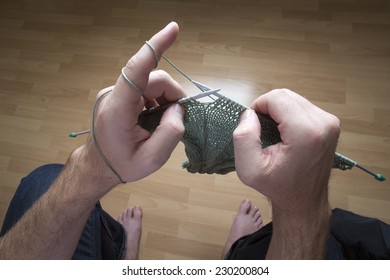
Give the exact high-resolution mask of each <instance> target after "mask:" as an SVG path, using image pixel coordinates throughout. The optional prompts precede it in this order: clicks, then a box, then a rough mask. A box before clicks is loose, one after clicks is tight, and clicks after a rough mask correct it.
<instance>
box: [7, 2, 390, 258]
mask: <svg viewBox="0 0 390 280" xmlns="http://www.w3.org/2000/svg"><path fill="white" fill-rule="evenodd" d="M172 20H175V21H177V22H178V23H179V24H180V28H181V31H180V35H179V38H178V40H177V42H176V43H175V44H174V46H173V47H172V48H171V49H170V50H169V51H168V52H167V54H166V55H167V56H168V57H169V58H170V59H172V60H173V61H174V62H175V63H176V64H177V65H178V66H179V67H180V68H182V69H183V70H185V71H186V72H187V73H188V74H189V75H190V76H191V77H193V78H194V79H195V80H198V81H201V82H203V83H206V84H208V85H210V86H213V87H219V88H222V90H223V92H224V94H226V95H227V96H229V97H230V98H232V99H234V100H237V101H239V102H242V103H244V104H247V105H248V104H250V102H251V101H253V100H254V99H255V98H256V97H257V96H259V95H261V94H263V93H265V92H267V91H269V90H271V89H273V88H282V87H287V88H290V89H291V90H294V91H296V92H298V93H300V94H302V95H303V96H305V97H307V98H308V99H310V100H311V101H312V102H313V103H315V104H316V105H318V106H320V107H321V108H324V109H325V110H327V111H329V112H331V113H333V114H335V115H337V116H338V117H339V118H340V119H341V121H342V133H341V136H340V141H339V145H338V151H339V152H341V153H344V154H345V155H347V156H349V157H351V158H353V159H355V160H357V161H359V162H360V163H361V164H363V165H365V166H367V167H369V168H371V169H372V170H375V171H376V172H380V173H382V174H384V175H387V176H389V175H390V123H389V122H390V121H389V120H390V94H389V90H390V82H389V81H390V32H389V31H390V1H388V0H378V1H369V0H362V1H344V0H330V1H328V0H297V1H284V0H279V1H264V0H260V1H259V0H244V1H233V0H228V1H220V0H215V1H212V0H211V1H210V0H197V1H195V0H187V1H178V0H172V1H162V0H161V1H159V0H138V1H122V0H112V1H105V0H93V1H92V0H84V1H76V0H69V1H60V0H36V1H33V2H32V1H27V0H12V1H11V0H3V1H1V2H0V128H1V134H0V177H1V180H0V222H2V221H3V218H4V215H5V212H6V209H7V207H8V204H9V201H10V200H11V198H12V195H13V193H14V192H15V190H16V188H17V186H18V183H19V181H20V179H21V178H23V176H25V175H26V174H27V173H28V172H30V171H31V170H33V169H34V168H36V167H38V166H39V165H42V164H45V163H54V162H62V163H63V162H65V160H66V158H67V156H68V155H69V153H70V152H71V151H72V150H73V149H75V148H76V147H78V146H79V145H81V144H82V143H83V142H84V141H85V138H77V139H69V138H68V137H67V134H68V133H69V132H71V131H77V130H82V129H88V128H89V126H90V121H91V109H92V105H93V100H94V98H95V95H96V94H97V92H98V91H99V89H101V88H103V87H106V86H108V85H111V84H113V83H115V81H116V79H117V77H118V75H119V73H120V69H121V67H122V66H123V64H124V63H126V61H127V60H128V59H129V57H130V56H131V55H132V54H133V53H134V52H136V51H137V50H138V49H139V48H140V47H141V46H142V44H143V42H144V41H145V40H147V39H149V37H150V36H151V35H153V34H154V33H155V32H157V31H158V30H159V29H160V28H162V27H163V26H165V25H166V24H167V23H168V22H170V21H172ZM160 68H161V69H164V70H166V71H168V72H169V73H170V74H171V75H172V76H173V77H174V78H176V79H177V80H178V81H179V82H180V83H181V84H182V85H183V86H184V88H185V89H186V91H187V92H188V93H189V94H195V93H197V90H196V88H194V87H193V86H191V85H190V84H189V83H188V82H187V81H186V80H185V79H183V78H182V77H180V75H178V74H177V73H176V72H175V71H174V70H173V69H172V68H170V67H169V66H168V65H167V64H166V63H164V62H162V63H160ZM185 160H186V157H185V153H184V149H183V145H182V144H180V145H179V146H178V147H177V149H176V150H175V152H174V153H173V155H172V157H171V159H170V160H169V161H168V163H167V164H166V165H165V166H164V167H163V168H161V170H159V171H158V172H156V173H155V174H153V175H151V176H149V177H148V178H145V179H144V180H142V181H139V182H136V183H133V184H127V185H124V186H120V187H118V188H115V189H114V190H113V191H111V192H110V193H109V194H107V195H106V196H105V197H104V198H103V199H102V204H103V206H104V208H105V209H106V210H107V211H108V212H109V213H111V214H112V215H113V216H114V217H116V216H117V215H119V214H120V213H121V211H123V210H124V209H125V208H126V207H128V206H132V205H140V206H142V207H143V210H144V219H143V236H142V240H141V252H140V258H142V259H216V258H219V255H220V253H221V250H222V248H223V245H224V242H225V240H226V237H227V235H228V233H229V229H230V225H231V223H232V221H233V218H234V215H235V213H236V211H237V209H238V206H239V204H240V202H241V201H242V200H243V199H245V198H249V199H250V200H252V201H253V203H254V204H257V205H258V206H259V208H260V210H261V212H262V215H263V219H264V220H265V222H269V221H271V219H272V217H271V209H270V203H269V202H268V200H267V199H266V198H265V197H263V196H262V195H260V194H258V193H257V192H255V191H254V190H252V189H249V188H247V187H245V186H243V184H242V183H240V181H239V180H238V178H237V176H236V175H235V173H231V174H228V175H226V176H211V175H193V174H188V173H187V172H186V171H184V170H182V169H181V163H182V162H183V161H185ZM287 180H288V179H287ZM330 201H331V204H332V206H333V207H340V208H344V209H348V210H351V211H354V212H356V213H359V214H362V215H368V216H373V217H377V218H380V219H382V220H383V221H385V222H390V185H389V183H388V181H386V182H383V183H379V182H377V181H375V180H373V179H372V178H371V177H370V176H368V175H366V174H364V173H363V172H361V171H359V170H356V169H354V170H352V171H345V172H342V171H334V172H333V173H332V177H331V181H330Z"/></svg>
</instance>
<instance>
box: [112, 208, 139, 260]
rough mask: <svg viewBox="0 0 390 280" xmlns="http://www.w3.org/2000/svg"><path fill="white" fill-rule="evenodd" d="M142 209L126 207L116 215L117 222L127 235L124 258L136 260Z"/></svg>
mask: <svg viewBox="0 0 390 280" xmlns="http://www.w3.org/2000/svg"><path fill="white" fill-rule="evenodd" d="M141 221H142V209H141V207H139V206H136V207H130V208H127V209H126V210H125V211H123V213H122V215H120V216H119V217H118V222H119V223H120V224H121V225H122V226H123V228H124V229H125V231H126V235H127V249H126V255H125V258H124V259H125V260H137V259H138V252H139V242H140V239H141V231H142V225H141Z"/></svg>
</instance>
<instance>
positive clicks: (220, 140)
mask: <svg viewBox="0 0 390 280" xmlns="http://www.w3.org/2000/svg"><path fill="white" fill-rule="evenodd" d="M179 103H180V104H181V105H182V106H183V107H184V109H185V116H184V127H185V133H184V136H183V138H182V142H183V143H184V146H185V152H186V155H187V158H188V161H187V162H184V163H183V167H184V168H186V169H187V170H188V172H191V173H207V174H214V173H216V174H226V173H229V172H231V171H234V170H235V165H234V146H233V131H234V130H235V128H236V127H237V125H238V123H239V120H240V114H241V113H242V112H243V111H244V110H246V108H245V107H244V106H242V105H240V104H238V103H236V102H234V101H232V100H230V99H228V98H226V97H223V98H218V99H217V100H215V101H213V102H208V103H202V102H199V101H197V100H194V99H188V101H186V102H183V103H181V102H179ZM169 105H170V104H165V105H162V106H159V107H156V108H152V109H150V110H145V111H143V112H142V113H141V114H140V116H139V118H138V123H139V125H140V126H141V127H143V128H145V129H147V130H148V131H150V132H153V131H154V130H155V129H156V127H157V126H158V125H159V123H160V120H161V117H162V115H163V113H164V112H165V110H166V109H167V108H168V107H169ZM257 116H258V118H259V120H260V123H261V127H262V129H261V143H262V147H263V148H266V147H268V146H270V145H274V144H276V143H278V142H280V141H281V138H280V133H279V130H278V124H277V123H276V122H275V121H274V120H272V119H271V118H270V117H268V116H265V115H262V114H257ZM353 166H354V165H351V163H350V162H348V161H346V160H344V159H343V157H341V156H338V154H336V155H335V158H334V162H333V168H339V169H342V170H345V169H351V168H352V167H353Z"/></svg>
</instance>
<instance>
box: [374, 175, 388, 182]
mask: <svg viewBox="0 0 390 280" xmlns="http://www.w3.org/2000/svg"><path fill="white" fill-rule="evenodd" d="M374 178H375V179H377V180H378V181H381V182H383V181H385V180H386V178H385V176H383V175H382V174H379V173H377V174H375V176H374Z"/></svg>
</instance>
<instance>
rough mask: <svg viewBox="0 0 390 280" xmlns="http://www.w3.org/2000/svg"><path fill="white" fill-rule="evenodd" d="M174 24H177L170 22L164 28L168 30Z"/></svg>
mask: <svg viewBox="0 0 390 280" xmlns="http://www.w3.org/2000/svg"><path fill="white" fill-rule="evenodd" d="M175 24H177V23H176V22H174V21H171V22H170V23H168V24H167V26H165V28H170V27H171V26H172V25H175Z"/></svg>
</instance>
